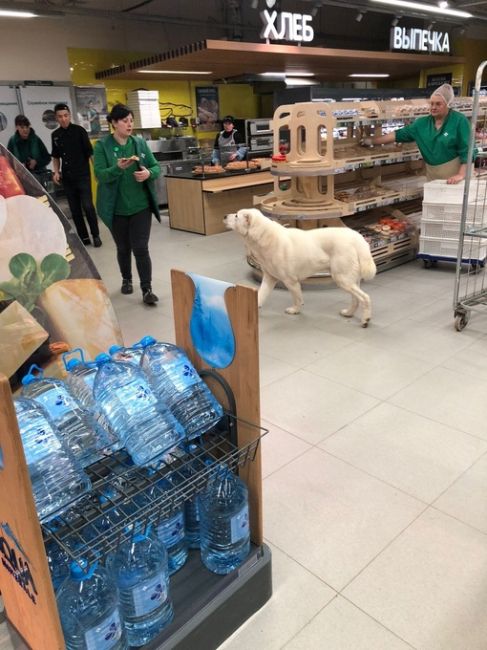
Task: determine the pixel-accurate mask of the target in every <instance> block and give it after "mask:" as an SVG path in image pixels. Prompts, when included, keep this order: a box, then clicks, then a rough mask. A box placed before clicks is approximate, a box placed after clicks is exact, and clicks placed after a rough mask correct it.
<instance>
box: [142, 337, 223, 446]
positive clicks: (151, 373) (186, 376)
mask: <svg viewBox="0 0 487 650" xmlns="http://www.w3.org/2000/svg"><path fill="white" fill-rule="evenodd" d="M140 363H141V366H142V368H143V369H144V370H145V372H146V373H147V376H148V377H149V379H150V381H151V385H152V386H153V388H154V390H155V391H156V394H157V395H158V396H159V397H160V398H161V399H162V400H164V402H165V403H166V404H167V405H168V407H169V408H170V409H171V412H172V413H173V414H174V416H175V417H176V418H177V419H178V420H179V422H181V424H182V425H183V427H184V429H185V431H186V435H187V437H188V438H189V439H192V438H195V437H196V436H199V435H201V434H202V433H204V432H205V431H208V429H211V427H212V426H214V425H215V424H216V423H217V422H218V420H219V419H220V418H221V417H222V416H223V409H222V407H221V405H220V404H219V403H218V402H217V401H216V399H215V397H214V396H213V394H212V393H211V391H210V389H209V388H208V386H207V385H206V384H205V382H204V381H203V380H202V379H201V377H200V376H199V375H198V373H197V372H196V370H195V368H194V366H193V364H192V363H191V361H190V360H189V359H188V357H187V356H186V354H185V353H184V351H183V350H181V348H178V347H176V346H175V345H171V344H170V343H154V344H152V345H147V346H146V347H145V349H144V354H143V355H142V359H141V362H140Z"/></svg>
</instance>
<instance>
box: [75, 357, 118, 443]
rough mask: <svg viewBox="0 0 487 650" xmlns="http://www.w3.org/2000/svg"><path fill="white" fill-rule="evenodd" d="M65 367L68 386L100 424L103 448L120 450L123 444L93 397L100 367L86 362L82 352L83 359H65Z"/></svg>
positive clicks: (100, 437)
mask: <svg viewBox="0 0 487 650" xmlns="http://www.w3.org/2000/svg"><path fill="white" fill-rule="evenodd" d="M80 352H81V350H80ZM63 356H64V355H63ZM64 365H65V367H66V370H67V371H68V376H67V377H66V384H67V385H68V387H69V389H70V390H71V393H72V394H73V395H74V397H75V398H76V399H77V400H78V402H79V403H80V404H81V406H82V407H83V408H85V409H86V410H87V411H89V413H91V415H92V416H93V418H94V420H95V422H96V423H97V424H98V426H99V428H100V431H99V439H101V441H102V443H103V446H104V447H109V448H110V449H112V450H113V451H116V450H117V449H120V447H121V446H122V443H121V442H120V441H119V440H118V438H117V436H116V435H115V432H114V431H113V430H112V428H111V427H110V424H109V422H108V421H107V419H106V418H105V416H104V415H103V413H102V412H101V411H100V409H99V408H98V405H97V403H96V401H95V398H94V397H93V384H94V383H95V377H96V373H97V372H98V366H97V365H96V363H94V362H93V361H92V362H86V361H84V357H83V353H82V352H81V359H77V358H73V359H69V361H67V360H66V359H65V361H64Z"/></svg>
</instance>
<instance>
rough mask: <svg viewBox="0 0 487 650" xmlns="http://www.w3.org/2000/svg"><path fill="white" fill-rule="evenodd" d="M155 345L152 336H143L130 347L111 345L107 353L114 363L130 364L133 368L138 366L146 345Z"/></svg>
mask: <svg viewBox="0 0 487 650" xmlns="http://www.w3.org/2000/svg"><path fill="white" fill-rule="evenodd" d="M153 343H156V339H155V338H153V337H152V336H144V337H143V338H141V339H140V341H137V342H136V343H134V344H133V345H131V346H130V347H124V346H122V345H112V346H111V347H110V348H109V350H108V353H109V354H110V356H111V357H112V359H113V360H114V361H124V362H125V363H132V364H134V365H135V366H138V365H140V360H141V358H142V355H143V353H144V349H145V348H146V347H147V346H148V345H152V344H153Z"/></svg>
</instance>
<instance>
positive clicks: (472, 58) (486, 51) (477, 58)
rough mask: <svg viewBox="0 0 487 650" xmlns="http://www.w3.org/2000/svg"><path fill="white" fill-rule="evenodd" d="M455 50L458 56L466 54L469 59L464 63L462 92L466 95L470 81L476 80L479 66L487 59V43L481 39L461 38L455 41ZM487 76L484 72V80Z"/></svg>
mask: <svg viewBox="0 0 487 650" xmlns="http://www.w3.org/2000/svg"><path fill="white" fill-rule="evenodd" d="M455 52H456V53H457V54H458V56H464V57H465V58H466V59H467V62H466V63H465V65H464V72H463V89H462V93H463V94H464V95H466V94H467V92H468V89H469V82H470V81H472V82H475V74H476V72H477V68H478V67H479V65H480V64H481V63H482V62H483V61H485V60H486V59H487V44H486V43H485V41H481V40H474V39H470V38H469V39H467V38H461V39H458V41H455ZM485 78H486V75H485V74H484V80H485ZM483 83H485V81H484V82H483Z"/></svg>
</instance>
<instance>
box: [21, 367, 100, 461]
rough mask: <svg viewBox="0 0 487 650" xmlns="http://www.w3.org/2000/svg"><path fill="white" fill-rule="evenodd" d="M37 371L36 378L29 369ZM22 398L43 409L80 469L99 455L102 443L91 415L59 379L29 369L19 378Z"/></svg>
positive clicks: (32, 368)
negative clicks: (79, 464)
mask: <svg viewBox="0 0 487 650" xmlns="http://www.w3.org/2000/svg"><path fill="white" fill-rule="evenodd" d="M34 369H36V370H37V371H38V374H37V375H34V374H33V370H34ZM22 386H23V388H22V395H23V396H24V397H29V398H30V399H33V400H35V401H36V402H37V403H38V404H40V405H41V406H43V407H44V408H45V409H46V411H47V412H48V414H49V417H50V418H51V420H52V421H53V422H54V424H55V425H56V427H57V428H58V430H59V433H60V435H61V436H62V438H63V440H64V441H65V443H66V445H67V446H68V447H69V449H70V450H71V452H72V453H73V454H74V456H75V457H76V458H77V459H78V460H79V462H80V463H81V465H82V466H83V467H86V466H87V465H91V463H94V462H95V461H97V460H99V459H100V458H101V457H102V456H103V449H104V448H105V447H106V444H105V443H106V440H104V438H103V434H102V432H101V431H100V427H98V426H97V424H96V422H95V420H94V418H93V416H92V415H91V414H90V413H88V411H86V410H85V409H83V408H82V407H81V405H80V404H79V402H78V401H77V400H76V399H75V398H74V397H73V395H72V394H71V391H70V390H69V388H68V387H67V385H66V384H65V382H63V381H62V380H61V379H55V378H54V377H44V373H43V371H42V370H41V369H40V368H38V367H37V366H31V368H30V370H29V373H28V374H27V375H25V377H23V379H22Z"/></svg>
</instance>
